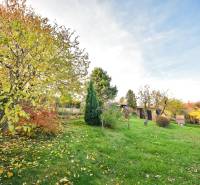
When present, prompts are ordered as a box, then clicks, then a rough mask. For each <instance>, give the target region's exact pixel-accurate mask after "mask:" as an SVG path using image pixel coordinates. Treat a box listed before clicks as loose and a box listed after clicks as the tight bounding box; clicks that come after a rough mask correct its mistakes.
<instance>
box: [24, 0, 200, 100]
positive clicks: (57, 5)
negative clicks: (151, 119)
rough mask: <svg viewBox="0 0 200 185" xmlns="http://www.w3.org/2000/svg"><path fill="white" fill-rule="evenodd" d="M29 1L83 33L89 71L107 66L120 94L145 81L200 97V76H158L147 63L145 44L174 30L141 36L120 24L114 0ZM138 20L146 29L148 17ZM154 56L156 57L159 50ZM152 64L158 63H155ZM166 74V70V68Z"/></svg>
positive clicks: (179, 94)
mask: <svg viewBox="0 0 200 185" xmlns="http://www.w3.org/2000/svg"><path fill="white" fill-rule="evenodd" d="M28 3H29V4H30V5H31V6H32V7H33V8H34V9H35V10H36V12H37V13H39V14H41V15H42V16H46V17H48V18H50V20H51V21H54V20H56V21H57V22H58V23H59V24H62V25H65V26H66V27H69V28H71V29H72V30H76V32H77V34H78V35H79V36H80V38H79V40H80V43H81V46H82V47H84V48H86V50H87V51H88V53H89V56H90V60H91V67H90V71H91V70H92V69H93V68H94V67H102V68H103V69H105V70H107V71H108V74H109V75H111V77H112V79H113V84H116V85H117V87H118V89H119V97H120V96H124V95H125V93H126V92H127V90H128V89H129V88H131V89H133V90H134V91H136V90H137V89H138V88H139V87H141V86H142V85H144V84H150V85H151V86H152V87H154V88H158V89H169V90H170V92H171V94H173V95H174V96H176V97H178V98H181V99H183V100H184V101H188V100H191V101H197V100H199V99H200V97H199V94H198V92H199V91H200V84H199V82H198V80H196V81H195V80H194V79H187V78H185V77H184V78H177V79H167V78H163V79H159V78H156V77H155V76H151V75H152V74H151V73H150V72H149V70H148V68H147V67H146V65H145V61H144V60H145V56H146V54H145V52H146V51H148V50H145V49H144V46H145V45H147V44H148V45H149V46H150V47H151V45H152V46H153V45H154V44H157V43H158V44H159V42H162V41H163V40H167V39H168V38H170V37H171V36H172V35H173V34H174V32H173V31H166V32H163V33H155V32H154V31H153V33H155V35H149V36H147V37H145V38H139V39H138V38H136V35H137V34H135V35H134V32H131V31H130V30H127V29H125V28H124V27H122V26H121V25H123V24H120V22H119V20H118V19H117V17H116V14H117V13H116V12H115V10H114V9H113V7H112V1H100V0H99V1H98V0H59V1H56V0H42V1H41V0H28ZM169 11H170V10H169ZM118 15H119V14H118ZM145 17H146V16H145ZM163 17H164V19H165V18H166V16H163ZM163 17H161V20H159V19H156V23H157V22H158V23H159V22H162V19H163ZM139 20H140V21H139V23H138V24H137V25H136V29H135V30H137V32H139V31H140V30H138V29H139V28H142V29H143V30H144V29H145V27H149V25H146V24H147V22H146V21H145V20H144V23H143V22H142V15H140V18H139ZM151 24H153V23H151ZM132 27H134V25H132ZM152 48H154V47H152ZM152 57H154V58H156V51H154V55H152ZM161 65H162V64H161ZM153 68H156V66H152V69H153ZM163 74H167V72H166V71H163Z"/></svg>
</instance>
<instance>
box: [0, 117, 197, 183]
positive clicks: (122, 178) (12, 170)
mask: <svg viewBox="0 0 200 185" xmlns="http://www.w3.org/2000/svg"><path fill="white" fill-rule="evenodd" d="M0 156H1V159H0V174H1V175H0V184H3V185H6V184H14V185H18V184H20V185H22V184H27V185H29V184H42V185H51V184H52V185H55V184H56V183H58V182H59V181H60V180H61V179H63V178H67V179H68V180H69V181H70V182H73V184H75V185H90V184H91V185H98V184H99V185H105V184H107V185H121V184H124V185H135V184H140V185H148V184H149V185H164V184H176V185H184V184H185V185H190V184H191V185H197V184H198V185H199V184H200V183H199V182H200V127H193V126H192V125H188V126H184V127H179V126H178V125H175V124H171V125H170V126H169V128H160V127H157V126H156V125H155V123H153V122H150V123H149V125H148V126H147V127H145V126H144V125H143V120H139V119H136V118H132V119H131V128H130V129H128V128H127V125H126V124H125V123H119V126H118V127H117V128H116V129H115V130H112V129H101V128H98V127H91V126H87V125H85V123H84V122H83V120H82V119H79V120H78V119H77V120H72V121H70V122H68V123H65V125H64V132H63V133H62V134H60V135H58V136H57V137H55V138H51V139H49V140H47V139H35V140H33V139H32V140H31V139H29V140H27V139H25V138H18V139H16V138H15V139H12V140H10V139H9V140H8V139H2V140H1V143H0ZM2 167H3V168H2ZM58 184H59V183H58ZM60 184H61V183H60Z"/></svg>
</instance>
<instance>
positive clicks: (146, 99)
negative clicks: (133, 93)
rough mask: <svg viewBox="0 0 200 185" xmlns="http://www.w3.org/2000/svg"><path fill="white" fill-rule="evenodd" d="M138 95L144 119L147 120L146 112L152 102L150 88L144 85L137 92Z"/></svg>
mask: <svg viewBox="0 0 200 185" xmlns="http://www.w3.org/2000/svg"><path fill="white" fill-rule="evenodd" d="M138 95H139V100H140V103H141V105H142V106H144V113H145V118H146V119H147V110H148V108H150V106H151V102H152V97H151V89H150V87H149V86H148V85H145V86H144V87H143V88H141V89H140V90H139V93H138Z"/></svg>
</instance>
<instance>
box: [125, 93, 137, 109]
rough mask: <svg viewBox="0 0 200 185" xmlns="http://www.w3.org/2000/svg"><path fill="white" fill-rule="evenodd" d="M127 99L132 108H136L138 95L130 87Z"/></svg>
mask: <svg viewBox="0 0 200 185" xmlns="http://www.w3.org/2000/svg"><path fill="white" fill-rule="evenodd" d="M126 99H127V103H128V106H129V107H131V108H136V107H137V100H136V96H135V93H134V92H133V91H132V90H131V89H129V90H128V92H127V94H126Z"/></svg>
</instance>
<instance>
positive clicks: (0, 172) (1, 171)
mask: <svg viewBox="0 0 200 185" xmlns="http://www.w3.org/2000/svg"><path fill="white" fill-rule="evenodd" d="M2 173H3V168H2V167H0V175H1V174H2Z"/></svg>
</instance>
